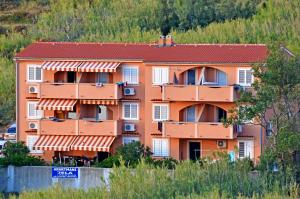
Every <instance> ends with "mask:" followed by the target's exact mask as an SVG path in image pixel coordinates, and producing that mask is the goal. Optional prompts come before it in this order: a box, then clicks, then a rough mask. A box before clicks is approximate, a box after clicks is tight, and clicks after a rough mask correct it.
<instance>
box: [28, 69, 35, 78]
mask: <svg viewBox="0 0 300 199" xmlns="http://www.w3.org/2000/svg"><path fill="white" fill-rule="evenodd" d="M28 80H34V67H28Z"/></svg>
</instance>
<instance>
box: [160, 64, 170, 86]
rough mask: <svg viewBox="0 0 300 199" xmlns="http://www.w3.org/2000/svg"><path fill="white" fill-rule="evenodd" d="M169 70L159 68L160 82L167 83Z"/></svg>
mask: <svg viewBox="0 0 300 199" xmlns="http://www.w3.org/2000/svg"><path fill="white" fill-rule="evenodd" d="M168 76H169V70H168V68H161V84H167V83H168V82H169V77H168Z"/></svg>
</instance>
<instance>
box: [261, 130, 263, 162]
mask: <svg viewBox="0 0 300 199" xmlns="http://www.w3.org/2000/svg"><path fill="white" fill-rule="evenodd" d="M262 145H263V143H262V126H261V127H260V156H261V154H262Z"/></svg>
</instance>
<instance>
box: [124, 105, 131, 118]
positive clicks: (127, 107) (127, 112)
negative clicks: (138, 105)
mask: <svg viewBox="0 0 300 199" xmlns="http://www.w3.org/2000/svg"><path fill="white" fill-rule="evenodd" d="M124 117H125V118H130V104H125V105H124Z"/></svg>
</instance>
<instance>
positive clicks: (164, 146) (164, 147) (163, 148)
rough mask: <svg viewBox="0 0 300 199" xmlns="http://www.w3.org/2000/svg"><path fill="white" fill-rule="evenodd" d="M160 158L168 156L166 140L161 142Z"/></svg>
mask: <svg viewBox="0 0 300 199" xmlns="http://www.w3.org/2000/svg"><path fill="white" fill-rule="evenodd" d="M161 156H169V146H168V140H166V139H163V140H161Z"/></svg>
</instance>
